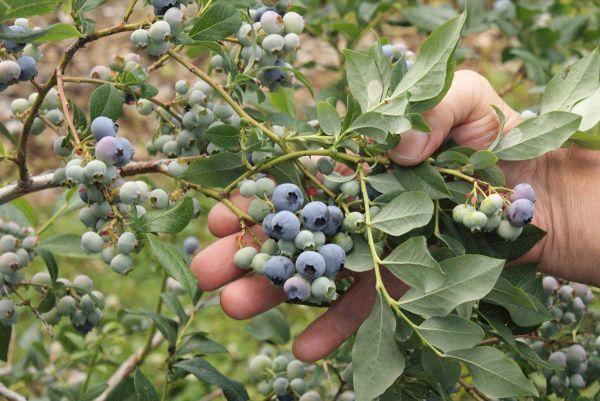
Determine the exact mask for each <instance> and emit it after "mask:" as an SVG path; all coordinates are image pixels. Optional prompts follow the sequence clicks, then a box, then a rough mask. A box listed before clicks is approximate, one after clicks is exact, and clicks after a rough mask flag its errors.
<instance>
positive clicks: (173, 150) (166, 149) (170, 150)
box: [162, 139, 179, 157]
mask: <svg viewBox="0 0 600 401" xmlns="http://www.w3.org/2000/svg"><path fill="white" fill-rule="evenodd" d="M162 152H163V153H164V154H165V155H167V156H168V157H177V156H178V155H179V144H178V143H177V142H176V141H175V140H172V139H171V140H169V141H168V142H167V143H165V144H164V145H163V147H162Z"/></svg>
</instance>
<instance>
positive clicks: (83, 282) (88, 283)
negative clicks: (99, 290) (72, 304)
mask: <svg viewBox="0 0 600 401" xmlns="http://www.w3.org/2000/svg"><path fill="white" fill-rule="evenodd" d="M73 286H75V287H77V288H83V289H84V290H87V291H91V290H92V287H94V281H93V280H92V279H91V278H89V277H88V276H86V275H85V274H80V275H78V276H76V277H75V278H74V279H73Z"/></svg>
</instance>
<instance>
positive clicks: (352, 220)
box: [344, 212, 366, 234]
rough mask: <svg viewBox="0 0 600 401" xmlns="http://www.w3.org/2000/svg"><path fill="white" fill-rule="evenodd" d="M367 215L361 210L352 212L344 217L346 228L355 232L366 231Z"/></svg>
mask: <svg viewBox="0 0 600 401" xmlns="http://www.w3.org/2000/svg"><path fill="white" fill-rule="evenodd" d="M365 224H366V223H365V216H364V215H363V214H362V213H360V212H351V213H349V214H348V215H346V217H344V228H345V229H346V231H348V232H350V233H354V234H360V233H362V232H363V231H365Z"/></svg>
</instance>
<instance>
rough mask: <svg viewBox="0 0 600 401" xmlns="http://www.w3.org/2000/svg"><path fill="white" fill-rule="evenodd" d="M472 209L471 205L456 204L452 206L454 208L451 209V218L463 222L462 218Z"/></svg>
mask: <svg viewBox="0 0 600 401" xmlns="http://www.w3.org/2000/svg"><path fill="white" fill-rule="evenodd" d="M473 210H474V208H473V206H471V205H465V204H460V205H456V206H454V209H452V219H453V220H454V221H455V222H457V223H459V224H463V219H464V218H465V216H466V215H467V213H469V212H472V211H473Z"/></svg>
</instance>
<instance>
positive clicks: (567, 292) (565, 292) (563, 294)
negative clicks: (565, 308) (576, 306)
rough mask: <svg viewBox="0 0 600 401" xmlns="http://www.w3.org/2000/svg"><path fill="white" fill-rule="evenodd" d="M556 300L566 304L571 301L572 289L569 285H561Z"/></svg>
mask: <svg viewBox="0 0 600 401" xmlns="http://www.w3.org/2000/svg"><path fill="white" fill-rule="evenodd" d="M558 298H560V300H561V301H563V302H565V303H567V302H570V301H571V300H572V299H573V287H571V286H570V285H563V286H562V287H560V288H559V289H558Z"/></svg>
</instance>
